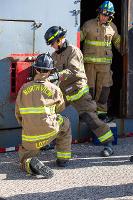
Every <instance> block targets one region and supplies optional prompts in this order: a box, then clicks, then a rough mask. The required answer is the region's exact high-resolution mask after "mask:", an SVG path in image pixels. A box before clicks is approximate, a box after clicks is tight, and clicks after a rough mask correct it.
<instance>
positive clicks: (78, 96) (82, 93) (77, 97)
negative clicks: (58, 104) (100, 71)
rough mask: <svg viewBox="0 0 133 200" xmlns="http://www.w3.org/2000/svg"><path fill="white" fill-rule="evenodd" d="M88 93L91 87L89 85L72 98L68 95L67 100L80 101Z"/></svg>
mask: <svg viewBox="0 0 133 200" xmlns="http://www.w3.org/2000/svg"><path fill="white" fill-rule="evenodd" d="M87 92H89V87H88V85H86V86H84V87H83V88H82V89H81V90H79V91H78V93H77V94H74V95H72V96H69V95H67V96H66V99H67V100H68V101H76V100H78V99H80V98H81V97H82V96H83V95H84V94H86V93H87Z"/></svg>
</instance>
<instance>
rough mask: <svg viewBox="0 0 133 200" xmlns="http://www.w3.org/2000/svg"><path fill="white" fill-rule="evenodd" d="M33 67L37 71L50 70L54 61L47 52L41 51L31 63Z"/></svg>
mask: <svg viewBox="0 0 133 200" xmlns="http://www.w3.org/2000/svg"><path fill="white" fill-rule="evenodd" d="M33 67H34V68H35V69H37V70H38V69H39V71H40V70H41V71H43V70H48V71H51V70H53V69H55V68H54V61H53V59H52V58H51V56H50V54H49V53H43V54H40V55H38V56H37V58H36V60H35V62H34V64H33Z"/></svg>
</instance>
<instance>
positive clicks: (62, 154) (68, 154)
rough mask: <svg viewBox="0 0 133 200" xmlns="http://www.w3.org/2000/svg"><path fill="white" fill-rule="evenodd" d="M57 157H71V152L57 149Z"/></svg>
mask: <svg viewBox="0 0 133 200" xmlns="http://www.w3.org/2000/svg"><path fill="white" fill-rule="evenodd" d="M57 158H59V159H70V158H71V152H59V151H57Z"/></svg>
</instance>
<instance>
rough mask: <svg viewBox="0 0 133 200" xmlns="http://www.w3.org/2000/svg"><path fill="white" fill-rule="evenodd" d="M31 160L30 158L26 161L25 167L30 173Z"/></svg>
mask: <svg viewBox="0 0 133 200" xmlns="http://www.w3.org/2000/svg"><path fill="white" fill-rule="evenodd" d="M30 161H31V158H28V159H27V160H26V162H25V169H26V172H27V174H28V175H29V174H31V173H32V172H31V169H30Z"/></svg>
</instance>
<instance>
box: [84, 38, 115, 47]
mask: <svg viewBox="0 0 133 200" xmlns="http://www.w3.org/2000/svg"><path fill="white" fill-rule="evenodd" d="M85 44H87V45H88V46H97V47H106V46H110V47H111V42H105V41H97V40H85Z"/></svg>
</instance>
